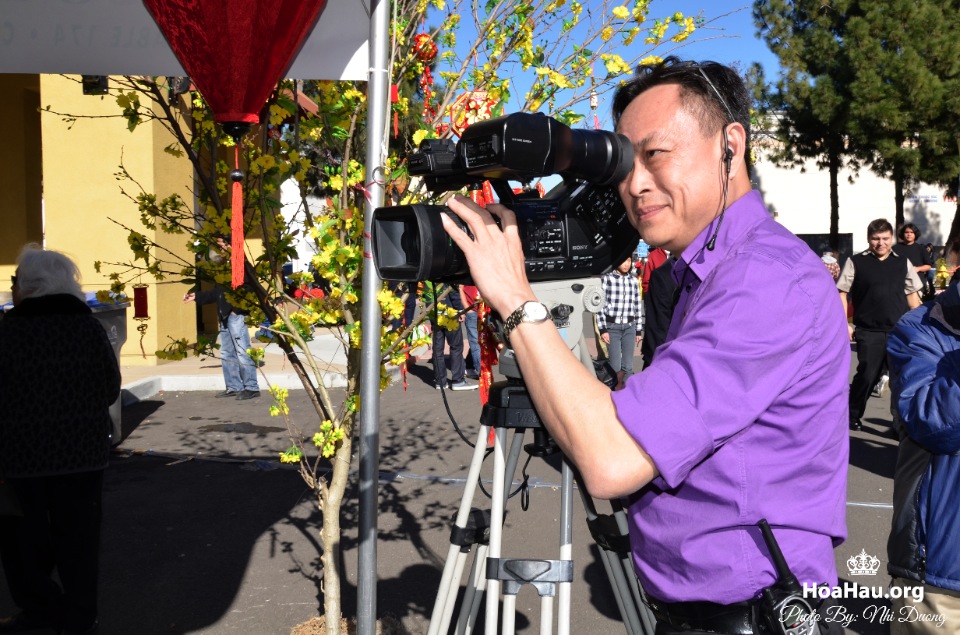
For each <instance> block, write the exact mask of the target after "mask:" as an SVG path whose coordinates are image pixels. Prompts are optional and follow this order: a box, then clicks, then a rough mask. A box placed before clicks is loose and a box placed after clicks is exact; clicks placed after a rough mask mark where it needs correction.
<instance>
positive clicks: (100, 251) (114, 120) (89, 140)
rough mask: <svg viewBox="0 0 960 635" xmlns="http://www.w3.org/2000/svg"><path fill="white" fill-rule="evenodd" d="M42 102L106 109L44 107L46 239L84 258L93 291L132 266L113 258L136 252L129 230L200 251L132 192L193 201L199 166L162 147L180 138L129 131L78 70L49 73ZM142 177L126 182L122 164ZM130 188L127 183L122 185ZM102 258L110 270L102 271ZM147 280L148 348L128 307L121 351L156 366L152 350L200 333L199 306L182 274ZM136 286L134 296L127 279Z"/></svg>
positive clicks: (176, 250) (125, 358)
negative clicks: (120, 174) (98, 265)
mask: <svg viewBox="0 0 960 635" xmlns="http://www.w3.org/2000/svg"><path fill="white" fill-rule="evenodd" d="M39 84H40V101H41V102H42V103H43V105H44V106H47V105H49V106H50V107H51V109H52V110H54V111H57V112H61V113H70V114H72V115H85V116H93V117H105V116H106V117H105V118H98V119H84V118H78V119H77V120H76V121H75V122H73V123H70V122H65V121H63V117H61V116H58V115H55V114H51V113H43V115H42V117H41V127H42V139H43V148H44V151H43V158H42V166H43V180H44V196H43V203H44V211H45V229H46V245H45V246H46V247H48V248H50V249H56V250H60V251H63V252H65V253H67V254H69V255H70V256H71V257H73V258H74V260H75V261H76V262H77V264H78V266H79V267H80V272H81V274H82V276H83V285H84V289H85V290H87V291H97V290H100V289H107V288H109V286H110V281H109V279H108V278H107V275H106V274H108V273H110V272H111V271H120V272H121V273H122V274H123V276H124V279H125V280H126V279H128V278H130V275H131V274H129V273H125V274H124V273H123V270H124V269H125V268H123V267H116V266H111V265H110V264H108V263H123V262H129V261H130V260H131V259H132V252H131V251H130V249H129V247H128V243H127V236H128V234H129V230H128V229H125V228H124V226H125V227H126V228H130V229H136V230H137V231H139V232H141V233H144V234H147V235H148V236H149V237H150V238H151V239H152V240H155V241H157V242H159V243H160V244H161V245H163V246H164V247H166V248H167V249H169V250H171V251H172V252H173V254H174V255H176V256H179V257H182V258H185V259H192V255H191V254H190V253H189V252H188V251H187V249H186V247H185V243H186V239H187V237H186V236H185V235H169V234H164V233H163V232H161V231H160V230H156V231H150V230H147V229H146V228H144V227H143V226H142V225H141V223H140V218H139V211H138V209H137V204H136V203H135V202H134V201H131V200H130V198H128V197H127V196H125V195H124V194H123V191H126V192H127V193H128V194H129V195H130V196H136V194H138V193H139V191H140V190H139V186H142V187H143V188H144V190H146V191H147V192H154V193H156V194H157V196H158V197H165V196H168V195H170V194H172V193H174V192H179V193H180V195H181V196H182V197H183V198H184V200H186V201H187V202H188V203H191V204H192V200H193V197H192V194H191V193H190V191H189V189H188V188H189V186H190V184H191V179H192V174H193V172H192V168H191V166H190V163H189V161H187V160H185V159H182V160H178V159H176V158H174V157H172V156H171V155H169V154H167V153H165V152H164V151H163V148H164V147H166V146H167V145H169V144H170V143H171V141H173V139H172V137H171V136H170V135H169V134H168V133H167V132H166V131H165V130H164V129H163V127H162V126H160V125H159V124H157V123H154V122H147V123H143V124H141V125H140V126H138V127H137V128H136V130H134V131H133V132H130V131H129V130H128V129H127V122H126V120H125V119H123V118H120V117H116V115H119V113H120V109H119V107H118V106H117V104H116V103H115V102H114V100H113V99H112V98H109V97H100V96H91V95H84V94H83V93H82V90H81V87H80V83H79V77H76V76H73V77H62V76H57V75H41V76H40V80H39ZM121 163H122V164H123V166H124V167H125V168H126V170H127V171H128V172H129V173H130V174H131V176H132V177H133V178H135V179H136V180H137V181H138V182H139V186H138V185H137V184H136V183H133V182H131V181H124V180H118V179H117V177H116V176H115V175H116V173H117V171H118V168H119V166H120V165H121ZM121 188H123V191H121ZM97 261H100V262H102V263H103V265H102V269H101V271H102V273H97V272H96V271H95V267H94V263H95V262H97ZM138 281H139V282H142V283H145V284H146V285H147V287H148V306H149V314H150V317H151V319H150V320H149V321H148V322H147V323H146V324H147V331H146V334H145V337H144V339H143V348H144V350H145V351H146V352H147V356H146V358H144V357H143V356H142V354H141V352H140V336H139V333H137V330H136V329H137V326H138V325H139V324H138V323H137V322H136V321H134V320H133V319H132V316H133V307H131V308H130V309H129V310H128V312H127V313H128V320H127V344H126V345H125V346H124V348H123V350H122V352H121V363H122V364H131V365H151V364H156V363H157V359H156V357H155V356H153V354H152V353H153V352H154V351H155V350H157V349H158V348H163V346H164V345H165V344H166V343H167V342H168V341H169V340H168V337H173V338H180V337H185V338H188V339H191V340H192V339H193V338H195V337H196V308H195V306H194V305H192V304H190V305H185V304H183V302H182V297H183V293H184V292H185V290H186V288H187V287H185V286H184V285H182V284H179V283H178V281H177V276H172V277H171V280H170V281H164V282H160V283H157V282H156V281H155V280H153V278H152V277H151V276H149V275H144V276H142V278H140V279H139V280H138V279H137V278H136V277H134V278H133V279H132V280H130V282H138ZM127 292H128V294H130V295H131V296H132V293H133V291H132V289H131V288H130V284H129V283H128V287H127Z"/></svg>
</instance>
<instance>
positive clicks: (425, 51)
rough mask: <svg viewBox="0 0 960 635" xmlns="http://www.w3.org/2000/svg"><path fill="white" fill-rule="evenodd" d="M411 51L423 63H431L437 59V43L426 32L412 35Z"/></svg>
mask: <svg viewBox="0 0 960 635" xmlns="http://www.w3.org/2000/svg"><path fill="white" fill-rule="evenodd" d="M413 53H414V55H416V56H417V59H418V60H420V61H421V62H423V63H424V64H433V61H434V60H435V59H437V45H436V43H434V41H433V40H431V39H430V36H429V35H427V34H426V33H419V34H417V35H415V36H413Z"/></svg>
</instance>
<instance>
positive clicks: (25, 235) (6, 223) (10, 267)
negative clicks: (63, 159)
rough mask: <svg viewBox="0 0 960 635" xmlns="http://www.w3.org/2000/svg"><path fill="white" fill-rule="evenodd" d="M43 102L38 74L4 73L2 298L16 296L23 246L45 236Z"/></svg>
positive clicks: (0, 104)
mask: <svg viewBox="0 0 960 635" xmlns="http://www.w3.org/2000/svg"><path fill="white" fill-rule="evenodd" d="M39 107H40V81H39V78H38V76H37V75H3V74H0V121H3V122H4V131H5V134H4V141H3V143H2V144H0V227H2V231H0V303H6V302H9V301H10V276H12V275H13V273H14V271H15V270H16V264H15V263H16V260H17V255H19V253H20V249H21V248H22V247H23V245H25V244H26V243H30V242H36V243H40V242H42V241H43V222H42V207H41V200H42V190H41V187H42V186H41V182H42V181H41V177H40V156H41V143H40V114H39V113H38V112H37V109H38V108H39Z"/></svg>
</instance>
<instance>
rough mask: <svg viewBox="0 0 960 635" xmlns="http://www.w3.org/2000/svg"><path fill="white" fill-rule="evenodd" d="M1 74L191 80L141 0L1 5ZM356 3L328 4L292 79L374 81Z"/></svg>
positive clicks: (14, 0) (366, 29) (30, 0)
mask: <svg viewBox="0 0 960 635" xmlns="http://www.w3.org/2000/svg"><path fill="white" fill-rule="evenodd" d="M2 7H3V10H2V12H0V73H68V74H77V75H165V76H170V77H181V76H184V75H186V73H185V72H184V70H183V67H181V66H180V62H178V61H177V58H176V57H175V56H174V54H173V51H172V50H171V49H170V46H169V45H168V44H167V41H166V40H165V39H164V37H163V35H162V34H161V33H160V29H159V28H157V25H156V23H155V22H154V21H153V18H151V17H150V14H149V13H147V10H146V8H145V7H144V6H143V2H142V0H3V2H2ZM367 11H368V5H367V3H364V2H359V1H358V0H327V5H326V7H325V8H324V10H323V13H322V14H321V15H320V19H319V20H318V21H317V25H316V27H314V29H313V32H311V34H310V35H309V37H308V38H307V41H306V42H305V43H304V45H303V48H302V49H301V50H300V53H299V55H298V56H297V58H296V59H295V60H294V62H293V66H292V67H291V68H290V72H289V73H288V76H289V77H293V78H297V79H350V80H366V79H367V78H368V70H369V64H368V61H367V60H368V56H369V53H368V47H367V39H368V37H369V35H370V16H369V14H368V13H367Z"/></svg>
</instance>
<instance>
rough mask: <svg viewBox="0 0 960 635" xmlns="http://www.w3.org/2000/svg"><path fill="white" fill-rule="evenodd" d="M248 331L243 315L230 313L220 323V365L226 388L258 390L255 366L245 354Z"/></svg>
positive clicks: (247, 344) (248, 341)
mask: <svg viewBox="0 0 960 635" xmlns="http://www.w3.org/2000/svg"><path fill="white" fill-rule="evenodd" d="M248 348H250V331H248V330H247V325H246V323H245V321H244V316H242V315H237V314H236V313H231V314H230V316H229V317H227V322H226V324H223V323H221V324H220V365H221V367H222V368H223V381H224V383H225V384H226V385H227V390H232V391H234V392H240V391H241V390H260V386H259V385H258V384H257V367H256V365H255V364H254V363H253V360H252V359H250V356H249V355H247V349H248Z"/></svg>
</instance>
